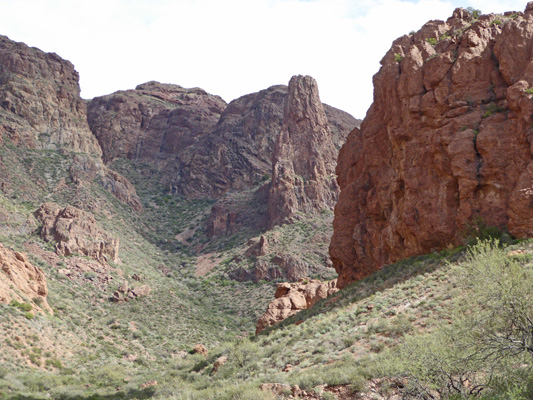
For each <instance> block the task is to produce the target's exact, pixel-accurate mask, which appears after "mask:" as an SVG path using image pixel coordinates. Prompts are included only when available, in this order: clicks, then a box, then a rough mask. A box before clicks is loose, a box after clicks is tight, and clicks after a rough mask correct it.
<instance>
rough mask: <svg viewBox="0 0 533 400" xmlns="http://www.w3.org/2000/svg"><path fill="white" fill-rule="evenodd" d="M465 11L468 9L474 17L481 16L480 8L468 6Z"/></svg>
mask: <svg viewBox="0 0 533 400" xmlns="http://www.w3.org/2000/svg"><path fill="white" fill-rule="evenodd" d="M466 11H468V12H469V14H470V15H471V16H472V18H474V19H478V18H479V17H480V16H481V10H478V9H475V8H474V7H468V8H467V9H466Z"/></svg>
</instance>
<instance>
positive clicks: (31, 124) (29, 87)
mask: <svg viewBox="0 0 533 400" xmlns="http://www.w3.org/2000/svg"><path fill="white" fill-rule="evenodd" d="M78 80H79V77H78V73H77V72H76V71H75V70H74V66H73V65H72V64H71V63H70V62H68V61H66V60H63V59H62V58H61V57H59V56H58V55H57V54H55V53H45V52H43V51H41V50H39V49H36V48H33V47H28V46H26V45H25V44H24V43H17V42H14V41H11V40H9V39H8V38H7V37H5V36H0V137H2V140H3V141H5V139H8V140H10V141H11V142H12V143H14V144H15V145H17V146H19V147H26V148H36V149H59V148H64V149H67V150H70V151H76V152H84V153H91V154H95V155H100V154H102V151H101V149H100V146H99V145H98V142H97V141H96V139H95V137H94V136H93V135H92V133H91V131H90V129H89V126H88V124H87V120H86V117H85V112H86V105H85V102H84V101H83V99H81V97H80V87H79V84H78Z"/></svg>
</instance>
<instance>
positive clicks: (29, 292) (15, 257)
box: [0, 244, 52, 312]
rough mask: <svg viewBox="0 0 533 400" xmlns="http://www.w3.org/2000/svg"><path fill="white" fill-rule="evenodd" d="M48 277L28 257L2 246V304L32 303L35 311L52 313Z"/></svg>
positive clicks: (0, 285)
mask: <svg viewBox="0 0 533 400" xmlns="http://www.w3.org/2000/svg"><path fill="white" fill-rule="evenodd" d="M47 295H48V288H47V286H46V276H45V275H44V272H43V271H42V270H41V269H40V268H38V267H36V266H34V265H32V264H31V263H30V262H29V261H28V259H27V257H26V255H24V254H22V253H19V252H18V251H12V250H9V249H7V248H6V247H4V246H3V245H2V244H0V303H10V302H11V301H13V300H14V301H17V302H19V303H30V304H31V305H32V309H33V310H37V311H47V312H52V309H51V308H50V306H49V305H48V302H47V300H46V296H47Z"/></svg>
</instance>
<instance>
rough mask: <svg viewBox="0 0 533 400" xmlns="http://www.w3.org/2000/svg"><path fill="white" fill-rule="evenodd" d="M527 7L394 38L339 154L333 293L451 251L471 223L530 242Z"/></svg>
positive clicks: (532, 34) (532, 21)
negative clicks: (405, 262) (391, 267)
mask: <svg viewBox="0 0 533 400" xmlns="http://www.w3.org/2000/svg"><path fill="white" fill-rule="evenodd" d="M532 49H533V3H529V4H528V5H527V8H526V10H525V12H524V13H521V12H510V13H506V14H505V15H503V16H502V15H494V14H490V15H483V16H481V17H479V19H474V18H473V16H472V15H471V14H470V13H469V12H467V11H466V10H464V9H456V10H455V11H454V13H453V15H452V17H451V18H449V19H448V20H447V21H446V22H444V21H430V22H428V23H427V24H425V25H424V26H423V27H422V29H420V30H419V31H418V32H416V33H415V34H412V35H409V36H403V37H401V38H399V39H397V40H396V41H395V42H394V43H393V45H392V48H391V49H390V50H389V52H388V53H387V54H386V55H385V57H384V58H383V59H382V60H381V65H382V66H381V69H380V71H379V72H378V73H377V74H376V75H375V76H374V103H373V104H372V106H371V108H370V109H369V111H368V114H367V116H366V118H365V120H364V121H363V123H362V125H361V129H360V130H359V129H356V130H354V131H353V132H352V133H351V134H350V136H349V137H348V140H347V143H346V144H345V145H344V146H343V148H342V150H341V152H340V156H339V161H338V166H337V174H338V176H339V177H338V182H339V185H340V188H341V193H340V198H339V202H338V204H337V206H336V208H335V220H334V235H333V238H332V241H331V246H330V255H331V259H332V261H333V264H334V266H335V268H336V269H337V271H338V273H339V286H340V287H343V286H345V285H347V284H348V283H349V282H351V281H353V280H356V279H360V278H362V277H364V276H365V275H368V274H369V273H371V272H372V271H374V270H376V269H378V268H380V267H381V266H383V265H385V264H388V263H392V262H394V261H397V260H398V259H401V258H404V257H408V256H411V255H415V254H422V253H428V252H431V251H434V250H438V249H442V248H444V247H446V246H449V245H454V246H455V245H459V244H461V243H462V241H463V237H464V235H465V233H466V232H467V231H468V229H469V226H470V225H471V224H473V221H476V220H477V221H479V220H481V221H483V223H484V224H486V225H489V226H497V227H499V228H501V229H508V231H509V232H510V233H511V234H512V235H514V236H516V237H527V236H531V235H532V234H533V218H532V217H533V208H532V207H531V205H532V204H533V190H532V188H533V156H532V150H531V143H532V142H533V128H532V126H533V119H532V118H533V94H532V93H533V55H532V54H533V53H532Z"/></svg>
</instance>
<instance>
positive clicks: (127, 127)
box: [87, 82, 226, 163]
mask: <svg viewBox="0 0 533 400" xmlns="http://www.w3.org/2000/svg"><path fill="white" fill-rule="evenodd" d="M225 108H226V102H225V101H224V100H222V99H221V98H220V97H218V96H213V95H210V94H208V93H206V92H205V91H204V90H202V89H199V88H193V89H185V88H182V87H181V86H178V85H171V84H161V83H158V82H147V83H144V84H142V85H138V86H137V87H136V88H135V90H124V91H119V92H116V93H113V94H110V95H107V96H102V97H96V98H94V99H92V100H91V101H90V102H89V104H88V110H87V119H88V121H89V125H90V127H91V130H92V131H93V133H94V134H95V136H96V137H97V138H98V142H99V143H100V145H101V146H102V149H103V158H104V161H105V162H106V163H108V162H111V161H113V160H114V159H115V158H117V157H121V158H128V159H143V160H166V159H168V158H169V157H171V158H174V157H175V156H176V155H177V154H179V153H180V151H182V150H183V149H185V148H187V147H189V146H191V145H193V144H195V143H197V142H198V141H199V140H200V138H201V137H202V136H205V135H206V134H207V133H208V132H209V131H211V130H212V129H213V127H214V126H215V125H216V123H217V122H218V120H219V118H220V114H221V113H222V111H223V110H224V109H225Z"/></svg>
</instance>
